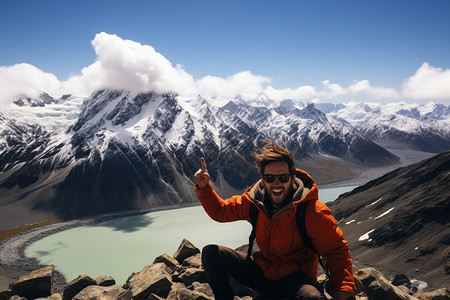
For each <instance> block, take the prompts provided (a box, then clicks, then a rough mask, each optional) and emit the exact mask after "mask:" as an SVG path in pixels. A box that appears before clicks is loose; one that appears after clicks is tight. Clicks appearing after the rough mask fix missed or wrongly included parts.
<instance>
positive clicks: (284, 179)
mask: <svg viewBox="0 0 450 300" xmlns="http://www.w3.org/2000/svg"><path fill="white" fill-rule="evenodd" d="M263 177H264V181H265V182H267V183H272V182H274V180H275V178H277V177H278V180H279V181H280V182H281V183H286V182H288V181H289V179H291V175H290V174H281V175H270V174H267V175H263Z"/></svg>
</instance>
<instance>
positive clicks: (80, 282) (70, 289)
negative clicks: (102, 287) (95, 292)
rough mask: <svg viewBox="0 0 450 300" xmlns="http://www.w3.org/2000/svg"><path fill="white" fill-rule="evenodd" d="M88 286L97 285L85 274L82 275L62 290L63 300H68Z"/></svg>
mask: <svg viewBox="0 0 450 300" xmlns="http://www.w3.org/2000/svg"><path fill="white" fill-rule="evenodd" d="M90 285H97V282H96V281H95V280H94V279H92V278H91V277H89V276H88V275H86V274H82V275H80V276H78V277H77V278H75V279H74V280H72V281H71V282H70V283H69V284H68V285H67V286H66V288H65V289H64V292H63V300H70V299H72V298H73V297H75V295H76V294H78V293H79V292H81V291H82V290H83V289H85V288H87V287H88V286H90Z"/></svg>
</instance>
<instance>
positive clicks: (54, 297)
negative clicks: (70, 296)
mask: <svg viewBox="0 0 450 300" xmlns="http://www.w3.org/2000/svg"><path fill="white" fill-rule="evenodd" d="M35 300H62V296H61V295H60V294H53V295H51V296H50V297H45V298H37V299H35Z"/></svg>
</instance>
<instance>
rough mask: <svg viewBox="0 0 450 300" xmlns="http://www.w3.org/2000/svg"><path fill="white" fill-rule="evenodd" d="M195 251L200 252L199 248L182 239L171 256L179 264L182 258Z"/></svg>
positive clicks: (191, 254) (195, 252) (193, 253)
mask: <svg viewBox="0 0 450 300" xmlns="http://www.w3.org/2000/svg"><path fill="white" fill-rule="evenodd" d="M197 253H200V250H199V249H198V248H197V247H195V246H194V245H193V244H192V243H191V242H189V241H188V240H186V239H183V241H182V242H181V244H180V246H179V247H178V249H177V251H176V252H175V254H174V255H173V257H174V258H175V259H176V260H177V261H178V262H179V263H180V264H181V263H183V260H185V259H186V258H188V257H190V256H193V255H195V254H197Z"/></svg>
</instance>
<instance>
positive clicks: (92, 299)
mask: <svg viewBox="0 0 450 300" xmlns="http://www.w3.org/2000/svg"><path fill="white" fill-rule="evenodd" d="M131 298H132V295H131V291H129V290H125V289H123V288H122V287H121V286H120V285H111V286H99V285H91V286H88V287H87V288H85V289H83V290H82V291H81V292H79V293H78V294H77V295H76V296H75V297H73V298H72V299H73V300H130V299H131Z"/></svg>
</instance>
